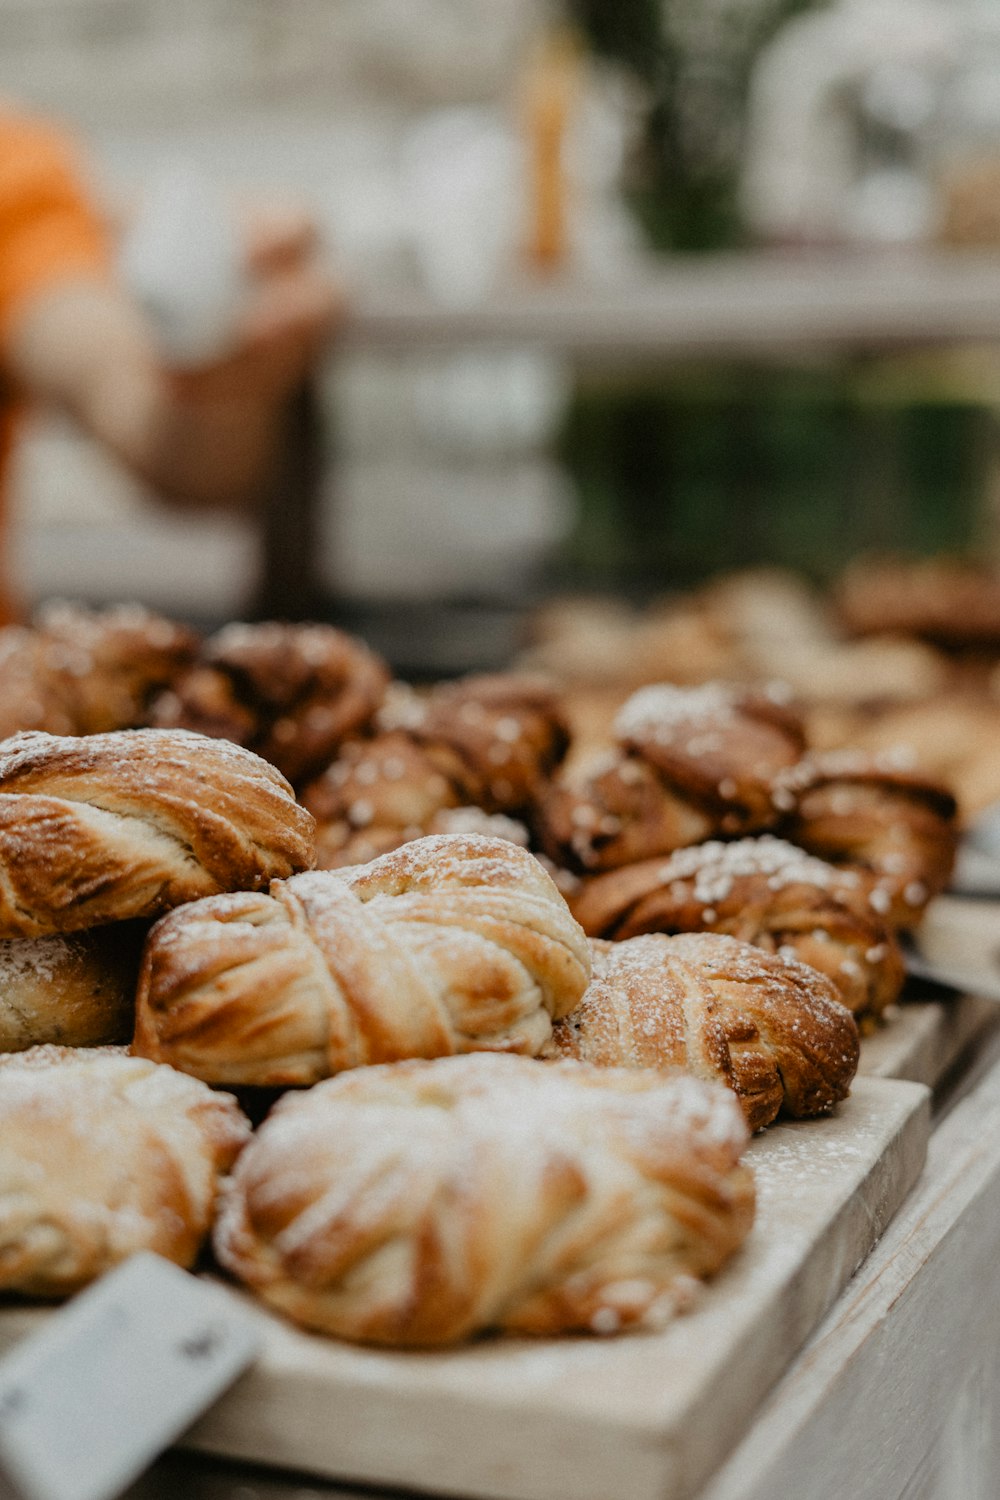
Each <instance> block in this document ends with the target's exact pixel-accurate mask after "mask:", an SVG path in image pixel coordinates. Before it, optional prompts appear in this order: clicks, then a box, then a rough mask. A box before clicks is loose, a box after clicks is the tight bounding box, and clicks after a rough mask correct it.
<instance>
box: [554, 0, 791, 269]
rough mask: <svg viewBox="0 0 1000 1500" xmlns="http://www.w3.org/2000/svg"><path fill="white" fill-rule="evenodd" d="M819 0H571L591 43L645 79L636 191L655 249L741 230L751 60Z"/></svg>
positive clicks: (718, 243)
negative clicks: (742, 164) (643, 127)
mask: <svg viewBox="0 0 1000 1500" xmlns="http://www.w3.org/2000/svg"><path fill="white" fill-rule="evenodd" d="M816 5H817V0H569V4H568V8H569V13H570V16H571V19H572V20H573V21H574V22H575V23H576V25H577V26H578V27H579V28H580V30H581V31H582V32H583V33H584V34H585V35H586V36H587V37H588V38H589V40H590V43H591V45H592V47H593V48H594V51H595V52H596V53H598V54H599V55H601V56H603V57H607V58H610V59H613V60H614V61H615V62H617V63H619V64H621V65H623V66H624V67H626V68H628V69H629V70H630V71H631V72H632V73H634V74H635V76H636V77H637V78H639V79H640V80H641V82H642V83H643V85H644V86H645V88H646V90H647V92H648V96H649V112H648V116H647V122H646V130H645V138H644V142H643V147H642V150H641V152H640V154H639V157H638V159H637V161H636V163H635V164H634V183H633V191H632V193H631V199H632V202H633V205H634V207H635V211H636V214H637V217H638V219H639V221H640V222H641V224H642V225H643V227H644V229H645V231H646V234H647V235H648V237H649V241H650V243H651V245H653V247H654V248H656V249H664V250H666V249H672V250H713V249H721V248H725V247H729V246H733V245H738V244H739V243H741V241H742V240H743V238H744V230H743V226H742V224H741V222H740V217H739V213H738V211H737V196H736V186H737V181H738V176H739V165H740V157H741V152H742V144H743V127H744V117H745V110H746V102H747V93H748V89H749V84H750V76H751V73H752V71H753V66H754V63H755V61H756V59H757V57H758V55H759V53H760V51H761V49H762V48H763V47H764V46H766V44H767V43H768V42H769V41H770V39H771V37H772V36H773V35H774V33H775V32H776V31H777V30H778V28H779V27H780V26H782V25H783V24H784V22H785V21H786V20H788V19H789V18H790V17H791V16H793V15H796V14H797V13H799V12H800V11H804V10H808V9H814V8H815V7H816Z"/></svg>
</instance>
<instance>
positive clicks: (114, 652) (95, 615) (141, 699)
mask: <svg viewBox="0 0 1000 1500" xmlns="http://www.w3.org/2000/svg"><path fill="white" fill-rule="evenodd" d="M197 649H198V636H197V634H196V633H195V632H194V631H193V630H189V629H188V628H187V627H186V626H184V625H178V624H177V623H175V622H174V621H172V620H168V619H165V618H164V617H163V616H162V615H154V614H150V612H149V611H148V610H146V609H143V608H142V607H141V606H139V605H134V604H129V605H119V606H117V607H115V608H113V609H106V610H88V609H84V608H83V607H82V606H80V605H76V604H51V605H49V606H47V607H46V608H45V609H43V610H41V611H40V612H39V614H38V616H37V618H36V621H35V624H34V625H33V626H31V627H27V626H16V625H12V626H8V627H6V628H5V629H3V630H0V739H6V738H7V737H8V736H9V735H12V734H16V733H17V732H18V731H19V730H22V729H41V730H45V731H47V732H48V733H50V734H98V733H104V732H106V731H109V730H114V729H128V728H132V727H133V726H134V725H136V724H141V723H142V722H143V719H144V717H145V714H146V711H147V708H148V705H149V702H150V700H151V699H152V698H153V696H154V695H155V694H156V693H158V692H160V691H161V690H162V689H163V688H164V687H166V686H167V685H168V684H169V683H171V682H173V681H174V679H175V678H176V677H177V676H178V675H179V673H181V672H182V671H184V669H185V668H186V667H187V666H188V665H189V663H190V662H191V661H192V660H193V659H194V656H195V654H196V652H197Z"/></svg>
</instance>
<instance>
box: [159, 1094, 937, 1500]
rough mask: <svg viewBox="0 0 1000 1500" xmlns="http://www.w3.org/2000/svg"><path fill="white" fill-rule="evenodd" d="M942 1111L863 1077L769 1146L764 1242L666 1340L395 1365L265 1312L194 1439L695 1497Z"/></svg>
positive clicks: (463, 1485) (759, 1148) (580, 1493)
mask: <svg viewBox="0 0 1000 1500" xmlns="http://www.w3.org/2000/svg"><path fill="white" fill-rule="evenodd" d="M927 1106H928V1094H927V1091H926V1089H924V1088H923V1087H922V1086H920V1085H916V1084H911V1083H901V1082H896V1081H885V1080H881V1079H862V1080H859V1082H858V1084H857V1086H856V1090H855V1092H854V1094H852V1096H851V1098H850V1099H849V1100H848V1101H847V1102H846V1104H844V1105H843V1106H842V1107H841V1108H840V1110H839V1111H838V1113H837V1114H836V1115H835V1116H834V1117H832V1118H829V1119H824V1120H818V1121H812V1122H808V1123H805V1122H801V1123H794V1122H789V1123H786V1124H783V1125H780V1126H777V1127H775V1128H773V1129H772V1130H770V1131H768V1132H766V1133H765V1134H764V1135H762V1136H760V1137H758V1138H757V1139H756V1140H755V1141H754V1142H753V1144H752V1146H751V1157H752V1161H753V1164H754V1168H755V1171H756V1174H757V1180H758V1192H759V1213H758V1221H757V1224H756V1226H755V1228H754V1231H753V1234H752V1236H751V1239H750V1240H749V1241H748V1244H747V1246H746V1247H745V1248H744V1250H743V1252H742V1253H741V1254H740V1256H739V1257H738V1258H737V1260H736V1261H735V1262H734V1263H733V1264H732V1265H731V1267H730V1268H728V1269H727V1270H726V1271H725V1272H724V1273H723V1274H722V1275H721V1276H720V1277H719V1278H718V1279H717V1281H716V1282H715V1284H714V1285H713V1286H711V1287H710V1288H708V1289H707V1290H706V1291H705V1292H704V1293H703V1295H702V1299H701V1302H700V1303H699V1305H698V1306H697V1307H696V1308H695V1310H694V1311H692V1312H691V1313H690V1314H688V1315H687V1316H686V1317H683V1318H680V1319H678V1320H677V1321H676V1322H675V1323H674V1324H673V1325H672V1326H671V1327H670V1328H669V1329H668V1330H666V1331H665V1332H664V1333H662V1334H657V1335H647V1336H645V1337H643V1336H633V1337H626V1338H621V1339H608V1340H596V1339H578V1340H548V1341H538V1342H535V1341H514V1340H490V1341H486V1342H483V1343H481V1344H479V1345H477V1346H474V1347H471V1348H466V1349H463V1350H458V1351H454V1352H452V1353H448V1354H394V1353H384V1352H380V1351H373V1350H363V1349H356V1348H352V1347H350V1346H347V1345H341V1344H337V1343H334V1342H331V1341H326V1340H323V1339H319V1338H314V1337H311V1336H309V1335H306V1334H303V1333H300V1332H298V1331H297V1330H295V1329H294V1328H292V1327H291V1326H290V1325H287V1324H285V1323H283V1322H281V1321H279V1320H278V1319H276V1318H273V1317H271V1316H270V1315H269V1314H267V1313H264V1312H261V1313H260V1314H259V1316H260V1317H261V1320H262V1323H263V1325H264V1329H265V1339H264V1350H263V1354H262V1357H261V1359H260V1360H259V1361H258V1364H257V1365H256V1366H255V1367H254V1368H253V1369H252V1370H251V1371H249V1372H248V1374H247V1375H246V1376H244V1377H243V1378H242V1380H241V1381H240V1383H239V1384H238V1385H237V1386H236V1387H235V1388H234V1389H233V1390H232V1391H231V1392H230V1393H229V1394H228V1395H227V1396H226V1397H224V1398H223V1400H222V1401H221V1402H220V1403H219V1404H218V1405H217V1406H216V1407H215V1408H214V1409H213V1411H212V1412H211V1413H210V1414H209V1415H208V1416H207V1417H206V1418H205V1419H203V1421H202V1422H201V1423H200V1424H199V1425H198V1426H197V1427H196V1428H195V1429H193V1431H192V1432H191V1433H190V1434H189V1435H188V1437H187V1438H186V1439H185V1442H186V1444H187V1445H189V1446H194V1447H197V1448H200V1449H204V1450H207V1451H209V1452H214V1453H218V1454H225V1455H229V1456H231V1457H237V1458H246V1459H250V1460H255V1461H258V1462H264V1463H269V1464H274V1465H278V1466H284V1467H287V1468H294V1469H297V1470H300V1471H302V1470H308V1471H312V1472H315V1473H320V1474H326V1475H330V1476H335V1477H340V1478H343V1479H348V1480H351V1479H353V1480H364V1481H367V1482H369V1483H376V1484H384V1485H398V1486H404V1487H406V1488H407V1489H420V1490H428V1491H432V1492H436V1493H450V1494H458V1495H463V1496H469V1497H471V1496H488V1497H504V1500H609V1497H612V1496H624V1495H627V1496H628V1497H629V1500H654V1497H655V1500H686V1497H689V1496H691V1495H692V1494H693V1493H694V1492H695V1490H696V1488H697V1486H698V1485H699V1484H700V1483H701V1482H702V1481H703V1480H704V1478H705V1476H706V1475H707V1474H708V1473H709V1472H711V1470H712V1469H713V1468H714V1467H715V1466H716V1465H717V1464H718V1463H719V1461H720V1460H721V1459H722V1458H723V1457H724V1455H725V1454H726V1453H727V1452H728V1451H729V1449H730V1448H731V1446H732V1444H733V1442H734V1441H735V1440H736V1439H737V1438H738V1437H739V1436H740V1434H741V1433H742V1432H743V1431H745V1429H746V1427H747V1426H748V1424H749V1422H750V1421H751V1419H752V1417H753V1414H754V1411H755V1409H756V1408H757V1406H758V1405H759V1403H760V1402H761V1401H762V1400H763V1399H764V1397H765V1396H766V1394H767V1391H768V1389H769V1388H770V1386H771V1385H772V1384H773V1383H774V1382H775V1380H776V1379H777V1378H778V1377H779V1376H780V1374H781V1372H782V1370H783V1369H784V1367H785V1366H786V1365H787V1363H788V1362H789V1360H790V1359H791V1358H792V1357H793V1355H794V1354H795V1352H796V1351H797V1349H798V1348H799V1347H800V1346H801V1344H802V1343H803V1342H804V1340H805V1339H806V1338H807V1337H808V1335H809V1333H810V1332H811V1330H812V1329H813V1328H814V1327H815V1325H816V1323H817V1322H818V1320H819V1319H820V1318H821V1317H822V1316H823V1314H824V1313H825V1311H826V1310H827V1309H828V1308H829V1307H830V1306H831V1304H832V1303H833V1301H834V1299H835V1298H836V1297H837V1295H838V1293H839V1292H840V1290H841V1288H842V1287H843V1286H844V1285H845V1283H846V1282H847V1280H848V1279H849V1278H850V1276H851V1275H852V1273H853V1272H854V1271H855V1270H856V1269H857V1267H858V1266H859V1264H860V1263H861V1262H862V1261H863V1260H864V1258H865V1257H866V1255H867V1254H868V1252H869V1250H870V1249H871V1247H872V1245H873V1244H874V1243H875V1241H876V1240H877V1239H878V1237H879V1236H880V1234H881V1233H882V1231H883V1229H884V1228H885V1226H886V1224H887V1223H888V1222H889V1220H890V1219H891V1218H892V1216H893V1214H894V1212H895V1210H896V1209H897V1207H898V1206H899V1204H900V1203H901V1201H902V1199H903V1198H904V1197H905V1195H906V1193H907V1192H908V1190H909V1188H910V1187H911V1186H912V1184H913V1182H914V1181H915V1179H916V1178H917V1176H918V1175H919V1172H920V1170H921V1167H922V1165H923V1161H924V1157H925V1153H926V1145H927V1135H928V1107H927Z"/></svg>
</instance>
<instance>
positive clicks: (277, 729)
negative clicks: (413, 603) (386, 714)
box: [150, 621, 389, 785]
mask: <svg viewBox="0 0 1000 1500" xmlns="http://www.w3.org/2000/svg"><path fill="white" fill-rule="evenodd" d="M388 684H389V669H388V667H387V666H386V665H385V663H384V662H383V661H382V660H381V658H380V657H378V656H376V654H375V652H374V651H371V650H370V649H369V648H368V647H367V646H366V645H365V644H364V642H363V641H360V640H357V639H356V638H355V637H354V636H352V635H348V634H347V633H346V632H345V631H343V630H338V629H337V628H336V627H335V626H333V625H289V624H283V623H280V622H275V621H268V622H266V623H263V624H260V625H243V624H233V625H226V626H225V627H224V628H223V629H222V630H220V631H219V632H218V633H217V634H216V635H214V636H211V637H210V638H209V639H208V640H207V641H206V642H205V645H204V647H203V649H202V653H201V656H200V658H199V660H198V662H197V663H195V665H194V666H192V668H191V670H190V671H189V672H187V673H185V675H184V676H183V677H181V678H179V679H178V680H177V681H176V682H175V683H174V685H173V687H172V688H171V689H170V690H169V691H168V692H166V693H164V694H162V696H161V697H160V698H158V699H157V701H156V703H155V704H154V705H153V710H152V715H151V719H150V722H151V723H153V724H155V725H157V726H159V727H161V728H165V729H193V730H196V731H197V732H198V733H199V734H208V735H216V736H221V737H222V738H224V739H229V740H234V741H235V742H236V744H238V745H245V746H246V747H247V748H248V749H250V750H254V751H255V752H256V753H257V754H258V755H262V756H263V757H264V759H265V760H268V761H270V762H271V764H272V765H275V766H277V767H278V769H279V770H280V771H281V772H282V773H283V774H284V775H285V776H287V777H288V779H289V781H291V782H293V783H294V784H295V785H299V784H300V783H301V781H302V780H303V779H304V778H306V777H308V776H313V775H315V774H316V773H317V771H320V770H322V768H323V767H324V766H325V765H327V764H328V763H329V761H330V760H331V759H332V758H333V756H334V755H335V754H336V753H337V750H338V748H339V747H340V745H341V744H342V743H343V742H344V740H346V739H347V738H348V736H350V735H353V734H359V733H362V732H364V731H365V730H366V729H368V728H369V726H370V724H371V722H372V720H373V718H374V715H375V711H376V709H377V708H378V706H379V704H380V703H381V702H382V699H383V698H384V696H385V690H386V688H387V686H388Z"/></svg>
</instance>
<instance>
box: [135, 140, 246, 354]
mask: <svg viewBox="0 0 1000 1500" xmlns="http://www.w3.org/2000/svg"><path fill="white" fill-rule="evenodd" d="M121 269H122V274H123V275H124V277H125V280H126V282H127V284H128V286H129V287H130V288H131V290H132V292H133V293H134V294H135V296H136V298H137V299H138V301H139V302H140V303H141V305H142V306H143V308H144V309H145V311H146V313H147V315H148V316H149V318H150V320H151V322H152V324H153V326H154V328H155V330H156V335H157V340H158V342H159V345H160V348H161V350H162V352H163V354H164V355H165V356H166V357H167V358H168V359H169V360H171V361H172V362H173V363H175V364H178V365H194V364H200V363H202V362H204V361H207V360H210V359H213V358H215V357H217V356H219V355H221V354H223V353H225V351H226V349H227V347H228V345H229V344H230V342H231V340H232V336H233V332H234V329H235V327H236V322H237V318H238V315H239V310H240V306H241V304H242V301H243V298H244V297H245V295H246V292H247V282H246V273H245V270H244V262H243V253H242V247H241V245H240V242H239V236H238V234H237V230H236V226H235V224H234V222H233V219H232V215H231V213H230V211H229V209H228V207H227V204H226V201H225V197H224V195H223V193H222V191H221V190H220V189H219V188H217V187H216V185H215V184H214V183H213V181H212V179H211V178H210V177H209V176H208V174H207V173H205V172H204V171H202V170H201V169H200V168H199V167H197V166H196V165H195V164H194V163H192V162H185V161H177V162H171V163H169V164H167V165H165V166H163V167H161V168H160V169H159V171H157V172H155V173H154V175H153V178H152V181H151V182H150V184H149V186H148V187H147V188H146V190H145V192H144V194H143V196H142V199H141V203H140V207H139V211H138V213H137V215H136V217H135V219H134V221H133V222H132V224H131V225H130V227H129V231H128V233H127V235H126V237H125V242H124V244H123V247H122V252H121Z"/></svg>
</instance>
